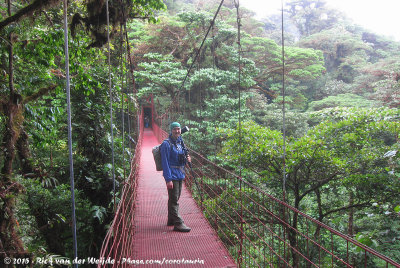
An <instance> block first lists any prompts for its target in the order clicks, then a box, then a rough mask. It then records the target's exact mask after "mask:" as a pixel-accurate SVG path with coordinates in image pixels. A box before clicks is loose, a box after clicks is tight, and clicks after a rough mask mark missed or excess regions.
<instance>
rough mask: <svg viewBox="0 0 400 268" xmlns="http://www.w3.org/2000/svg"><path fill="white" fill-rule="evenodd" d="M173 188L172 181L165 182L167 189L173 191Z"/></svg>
mask: <svg viewBox="0 0 400 268" xmlns="http://www.w3.org/2000/svg"><path fill="white" fill-rule="evenodd" d="M173 188H174V183H173V182H172V181H169V182H167V189H168V190H170V189H173Z"/></svg>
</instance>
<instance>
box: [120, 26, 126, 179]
mask: <svg viewBox="0 0 400 268" xmlns="http://www.w3.org/2000/svg"><path fill="white" fill-rule="evenodd" d="M122 31H123V29H122V24H121V27H120V38H121V40H120V42H121V43H120V52H121V63H120V66H121V67H120V68H121V117H122V118H121V122H122V165H123V170H124V180H125V178H126V169H125V114H124V113H125V111H124V101H125V99H124V69H125V68H124V57H123V51H122V47H123V44H124V36H123V32H122Z"/></svg>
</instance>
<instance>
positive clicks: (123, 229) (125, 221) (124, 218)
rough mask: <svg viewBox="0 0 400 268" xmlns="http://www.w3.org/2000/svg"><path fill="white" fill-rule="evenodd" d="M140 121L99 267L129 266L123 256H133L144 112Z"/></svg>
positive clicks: (101, 252)
mask: <svg viewBox="0 0 400 268" xmlns="http://www.w3.org/2000/svg"><path fill="white" fill-rule="evenodd" d="M138 121H139V122H138V123H139V131H138V132H139V134H138V139H137V143H136V148H135V155H134V157H133V158H132V161H131V171H130V175H129V177H128V178H127V180H126V181H125V182H124V184H123V187H122V194H121V199H120V201H119V202H118V207H117V210H116V213H115V217H114V220H113V222H112V224H111V227H110V229H109V230H108V232H107V234H106V237H105V239H104V242H103V245H102V247H101V251H100V258H99V259H98V260H97V262H98V264H97V267H127V266H128V264H127V263H126V262H124V261H123V258H126V256H133V252H132V250H133V234H134V231H135V225H134V216H135V202H136V189H137V177H138V171H139V161H140V151H141V146H142V138H143V113H141V114H140V115H139V116H138Z"/></svg>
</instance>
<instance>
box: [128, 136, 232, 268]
mask: <svg viewBox="0 0 400 268" xmlns="http://www.w3.org/2000/svg"><path fill="white" fill-rule="evenodd" d="M157 144H158V141H157V139H156V137H155V136H154V134H153V132H152V131H151V130H149V129H145V131H144V133H143V141H142V151H141V154H142V155H141V158H140V165H139V177H138V180H139V181H138V189H137V201H136V212H135V233H134V237H133V238H134V249H133V252H134V260H143V261H144V262H146V261H151V260H153V261H154V260H156V261H160V262H161V263H162V262H163V263H164V264H167V265H168V267H186V266H187V267H236V264H235V263H234V261H233V260H232V258H231V256H230V255H229V253H228V251H227V250H226V248H225V247H224V246H223V244H222V242H221V241H220V240H219V238H218V236H217V235H216V233H215V231H214V230H213V229H212V228H211V226H210V225H209V223H208V222H207V220H206V219H205V218H204V216H203V214H202V212H201V210H200V208H199V207H198V206H197V204H196V203H195V201H194V200H193V199H192V197H191V194H190V192H189V191H188V190H187V189H186V187H185V186H184V187H183V189H182V195H181V198H180V201H179V204H180V214H181V216H182V218H183V219H184V221H185V224H187V225H188V226H190V227H191V228H192V230H191V232H189V233H180V232H174V231H173V227H170V226H167V201H168V192H167V188H166V186H165V181H164V178H163V176H162V172H157V171H156V169H155V164H154V160H153V155H152V152H151V149H152V147H153V146H155V145H157ZM167 261H168V263H167ZM182 261H183V262H182ZM190 261H192V262H196V261H197V263H198V264H197V265H193V264H187V265H185V264H184V263H185V262H190ZM174 262H175V263H176V265H171V264H172V263H174ZM179 262H181V263H179ZM159 265H160V264H154V266H157V267H158V266H159ZM146 266H147V265H146Z"/></svg>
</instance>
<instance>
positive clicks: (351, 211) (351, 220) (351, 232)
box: [347, 191, 354, 237]
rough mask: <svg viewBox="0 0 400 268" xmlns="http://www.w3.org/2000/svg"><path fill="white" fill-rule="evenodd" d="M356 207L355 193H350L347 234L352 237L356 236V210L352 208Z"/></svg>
mask: <svg viewBox="0 0 400 268" xmlns="http://www.w3.org/2000/svg"><path fill="white" fill-rule="evenodd" d="M353 205H354V193H353V192H352V191H350V192H349V207H350V209H349V213H348V216H349V223H348V228H347V233H348V235H349V236H350V237H353V236H354V228H353V226H354V208H353V207H352V206H353Z"/></svg>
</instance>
